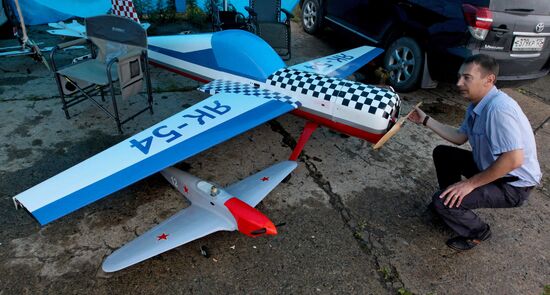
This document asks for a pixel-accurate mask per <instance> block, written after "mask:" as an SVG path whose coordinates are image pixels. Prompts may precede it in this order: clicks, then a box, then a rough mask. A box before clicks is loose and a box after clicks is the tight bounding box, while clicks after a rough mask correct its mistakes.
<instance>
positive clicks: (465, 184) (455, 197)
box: [439, 179, 476, 208]
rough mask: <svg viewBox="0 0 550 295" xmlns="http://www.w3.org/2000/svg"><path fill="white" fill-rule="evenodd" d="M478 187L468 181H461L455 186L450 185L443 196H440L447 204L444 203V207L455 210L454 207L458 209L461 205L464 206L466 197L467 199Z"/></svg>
mask: <svg viewBox="0 0 550 295" xmlns="http://www.w3.org/2000/svg"><path fill="white" fill-rule="evenodd" d="M475 188H476V187H475V186H474V185H472V183H471V182H470V181H468V179H466V180H462V181H459V182H457V183H455V184H453V185H450V186H449V187H447V189H446V190H445V191H443V193H441V195H439V198H440V199H443V198H445V202H443V205H445V206H447V207H449V208H453V205H454V206H455V207H457V208H458V206H460V204H462V200H463V199H464V197H466V196H467V195H468V194H469V193H471V192H472V191H473V190H474V189H475Z"/></svg>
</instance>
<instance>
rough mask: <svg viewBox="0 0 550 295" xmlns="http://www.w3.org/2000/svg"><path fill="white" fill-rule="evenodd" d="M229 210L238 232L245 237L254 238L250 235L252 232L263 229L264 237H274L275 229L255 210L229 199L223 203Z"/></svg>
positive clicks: (236, 200)
mask: <svg viewBox="0 0 550 295" xmlns="http://www.w3.org/2000/svg"><path fill="white" fill-rule="evenodd" d="M224 205H225V207H227V209H229V211H230V212H231V214H233V217H235V220H236V221H237V226H238V228H239V231H240V232H241V233H243V234H245V235H247V236H251V237H256V236H258V235H254V234H252V232H253V231H258V230H262V229H265V234H266V235H276V234H277V229H276V228H275V225H274V224H273V222H271V220H269V218H267V217H266V216H265V215H263V214H262V213H261V212H260V211H258V210H257V209H256V208H254V207H252V206H250V205H248V204H247V203H245V202H243V201H241V200H240V199H238V198H235V197H233V198H231V199H229V200H227V201H225V203H224Z"/></svg>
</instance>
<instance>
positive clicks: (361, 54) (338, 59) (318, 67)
mask: <svg viewBox="0 0 550 295" xmlns="http://www.w3.org/2000/svg"><path fill="white" fill-rule="evenodd" d="M382 52H384V50H382V49H380V48H377V47H370V46H361V47H357V48H354V49H350V50H348V51H343V52H340V53H336V54H333V55H329V56H325V57H321V58H318V59H314V60H310V61H307V62H304V63H301V64H297V65H294V66H291V67H289V68H290V69H293V70H297V71H303V72H312V73H316V74H320V75H325V76H330V77H338V78H345V77H347V76H349V75H351V74H353V73H354V72H355V71H357V70H358V69H360V68H361V67H363V66H364V65H366V64H367V63H369V62H370V61H371V60H373V59H374V58H375V57H377V56H378V55H380V54H381V53H382Z"/></svg>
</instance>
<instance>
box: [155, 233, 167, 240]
mask: <svg viewBox="0 0 550 295" xmlns="http://www.w3.org/2000/svg"><path fill="white" fill-rule="evenodd" d="M168 236H169V235H167V234H165V233H162V235H160V236H157V241H160V240H166V239H167V238H168Z"/></svg>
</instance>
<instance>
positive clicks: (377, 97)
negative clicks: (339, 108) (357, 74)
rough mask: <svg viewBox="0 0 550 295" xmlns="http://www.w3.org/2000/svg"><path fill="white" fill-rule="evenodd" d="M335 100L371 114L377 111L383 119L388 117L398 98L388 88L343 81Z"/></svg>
mask: <svg viewBox="0 0 550 295" xmlns="http://www.w3.org/2000/svg"><path fill="white" fill-rule="evenodd" d="M337 102H339V103H341V104H342V105H344V106H347V107H351V108H354V109H356V110H365V111H367V112H369V113H370V114H373V115H374V114H376V113H377V112H379V113H380V114H381V115H382V117H383V118H384V119H388V118H389V117H390V114H391V112H392V110H393V108H394V107H395V105H396V104H397V103H398V100H397V96H396V94H395V93H393V92H392V91H391V90H389V89H384V88H380V87H376V86H372V85H366V84H362V83H357V82H351V81H345V83H343V84H342V87H341V88H340V91H339V92H338V101H337Z"/></svg>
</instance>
